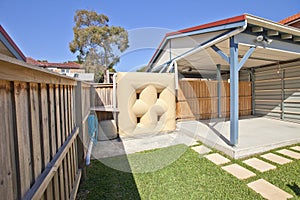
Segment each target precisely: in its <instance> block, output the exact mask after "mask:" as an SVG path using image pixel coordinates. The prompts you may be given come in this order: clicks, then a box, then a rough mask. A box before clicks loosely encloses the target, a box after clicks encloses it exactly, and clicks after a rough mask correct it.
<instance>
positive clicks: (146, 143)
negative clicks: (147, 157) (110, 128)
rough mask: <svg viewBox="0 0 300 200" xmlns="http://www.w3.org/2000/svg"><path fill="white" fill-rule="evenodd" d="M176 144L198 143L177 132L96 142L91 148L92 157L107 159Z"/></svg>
mask: <svg viewBox="0 0 300 200" xmlns="http://www.w3.org/2000/svg"><path fill="white" fill-rule="evenodd" d="M178 144H185V145H187V146H193V145H198V144H199V143H198V142H197V140H196V139H194V138H192V137H191V136H189V135H185V134H183V133H181V132H177V131H175V132H172V133H160V134H156V135H149V136H136V137H135V138H132V137H122V138H119V139H115V140H109V141H98V142H97V145H95V146H94V147H93V152H92V156H93V157H94V158H107V157H114V156H120V155H127V154H132V153H137V152H141V151H146V150H152V149H158V148H164V147H169V146H174V145H178Z"/></svg>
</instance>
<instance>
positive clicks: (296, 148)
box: [291, 146, 300, 151]
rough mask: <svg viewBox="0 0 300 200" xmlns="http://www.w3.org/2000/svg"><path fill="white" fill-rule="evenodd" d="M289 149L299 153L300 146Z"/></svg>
mask: <svg viewBox="0 0 300 200" xmlns="http://www.w3.org/2000/svg"><path fill="white" fill-rule="evenodd" d="M291 149H293V150H296V151H300V146H295V147H291Z"/></svg>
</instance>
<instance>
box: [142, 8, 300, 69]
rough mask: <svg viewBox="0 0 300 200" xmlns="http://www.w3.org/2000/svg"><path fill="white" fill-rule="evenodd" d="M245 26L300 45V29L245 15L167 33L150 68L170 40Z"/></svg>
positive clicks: (150, 63)
mask: <svg viewBox="0 0 300 200" xmlns="http://www.w3.org/2000/svg"><path fill="white" fill-rule="evenodd" d="M244 25H246V26H247V29H248V30H249V29H250V30H251V31H252V32H253V33H257V32H258V33H259V32H262V31H260V30H263V31H265V32H266V34H267V35H268V36H277V37H278V38H279V39H280V40H284V41H287V42H290V43H296V44H300V29H297V28H294V27H290V26H287V25H283V24H280V23H277V22H273V21H270V20H267V19H263V18H260V17H257V16H253V15H250V14H243V15H239V16H236V17H232V18H228V19H223V20H219V21H216V22H211V23H207V24H203V25H199V26H194V27H190V28H186V29H182V30H179V31H175V32H170V33H167V34H166V35H165V37H164V38H163V40H162V42H161V43H160V45H159V47H158V48H157V50H156V52H155V53H154V55H153V57H152V58H151V60H150V62H149V65H148V66H151V65H152V64H153V63H155V62H156V60H157V59H158V58H159V55H160V54H161V53H162V52H163V50H164V49H165V48H167V47H166V44H167V42H168V41H169V40H170V39H173V38H182V37H186V36H192V35H197V34H202V33H209V32H215V31H218V30H231V29H233V28H239V27H242V26H244Z"/></svg>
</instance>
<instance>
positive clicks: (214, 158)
mask: <svg viewBox="0 0 300 200" xmlns="http://www.w3.org/2000/svg"><path fill="white" fill-rule="evenodd" d="M204 157H205V158H207V159H208V160H210V161H211V162H213V163H215V164H216V165H223V164H226V163H229V162H230V160H229V159H227V158H225V157H224V156H222V155H220V154H218V153H212V154H209V155H206V156H204Z"/></svg>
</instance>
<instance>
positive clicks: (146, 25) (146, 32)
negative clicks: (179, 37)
mask: <svg viewBox="0 0 300 200" xmlns="http://www.w3.org/2000/svg"><path fill="white" fill-rule="evenodd" d="M80 9H87V10H93V11H96V12H98V13H103V14H105V15H107V16H108V17H109V19H110V22H109V24H110V25H114V26H122V27H124V28H125V29H126V30H127V31H128V33H129V45H130V48H129V49H127V50H126V51H125V52H124V53H123V54H121V55H120V58H121V61H120V63H118V65H117V66H116V69H117V70H118V71H134V70H136V69H138V68H139V67H141V66H143V65H146V64H147V63H148V62H149V60H150V59H151V57H152V55H153V53H154V51H155V48H157V47H158V45H159V43H160V42H161V40H162V38H163V36H164V34H165V33H166V32H170V31H174V30H180V29H183V28H187V27H191V26H196V25H200V24H204V23H208V22H213V21H217V20H221V19H225V18H228V17H234V16H237V15H241V14H243V13H249V14H252V15H256V16H259V17H263V18H266V19H269V20H272V21H279V20H281V19H284V18H286V17H288V16H291V15H293V14H296V13H298V12H300V1H299V0H287V1H282V0H227V1H224V0H223V1H221V0H209V1H204V0H184V1H180V0H177V1H175V0H172V1H171V0H149V1H143V0H128V1H124V0H123V1H122V0H119V1H118V0H47V1H46V0H0V10H1V12H0V24H1V25H2V26H3V27H4V29H5V30H6V31H7V32H8V34H9V35H10V36H11V37H12V39H13V40H14V41H15V43H16V44H17V46H18V47H19V48H20V49H21V51H22V52H23V53H24V54H25V56H27V57H32V58H34V59H39V60H48V61H49V62H65V61H70V60H76V59H77V58H76V54H73V53H71V52H70V50H69V42H71V41H72V39H73V30H72V28H73V26H74V15H75V12H76V10H80Z"/></svg>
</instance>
